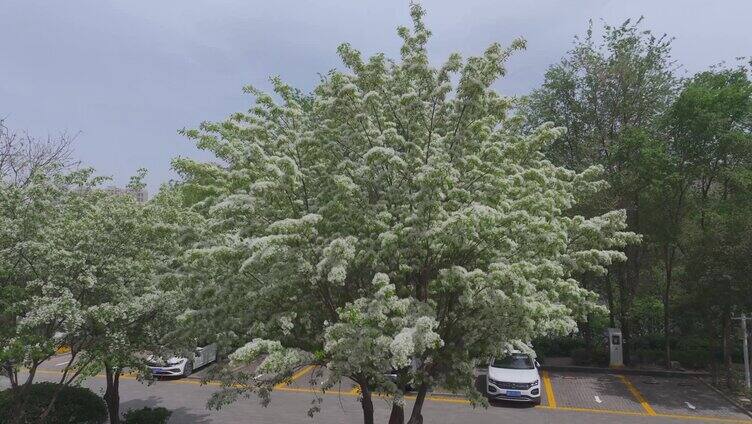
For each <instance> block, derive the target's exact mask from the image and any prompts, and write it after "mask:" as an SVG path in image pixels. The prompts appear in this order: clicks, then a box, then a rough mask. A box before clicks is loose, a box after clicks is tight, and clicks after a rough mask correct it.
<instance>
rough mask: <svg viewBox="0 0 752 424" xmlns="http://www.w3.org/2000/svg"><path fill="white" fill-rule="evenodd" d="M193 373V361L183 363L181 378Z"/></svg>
mask: <svg viewBox="0 0 752 424" xmlns="http://www.w3.org/2000/svg"><path fill="white" fill-rule="evenodd" d="M191 373H193V361H190V360H189V361H187V362H186V363H185V368H183V377H188V376H189V375H191Z"/></svg>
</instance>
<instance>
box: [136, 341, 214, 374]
mask: <svg viewBox="0 0 752 424" xmlns="http://www.w3.org/2000/svg"><path fill="white" fill-rule="evenodd" d="M191 356H192V358H186V357H181V356H173V357H172V358H169V359H167V360H162V359H160V358H157V357H155V356H150V357H149V358H148V360H147V366H148V367H149V370H150V371H151V373H152V374H153V375H154V376H158V377H188V376H189V375H191V373H192V372H193V370H194V369H197V368H201V367H203V366H204V365H206V364H209V363H211V362H214V361H216V360H217V344H216V343H212V344H209V345H206V346H203V347H197V348H196V349H195V350H194V351H193V355H191Z"/></svg>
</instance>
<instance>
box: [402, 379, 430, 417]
mask: <svg viewBox="0 0 752 424" xmlns="http://www.w3.org/2000/svg"><path fill="white" fill-rule="evenodd" d="M427 393H428V384H426V383H423V384H421V385H420V387H419V388H418V396H417V397H416V398H415V404H414V405H413V411H412V413H411V414H410V420H409V421H408V422H407V424H423V403H424V402H425V401H426V394H427Z"/></svg>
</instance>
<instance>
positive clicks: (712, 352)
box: [708, 324, 718, 386]
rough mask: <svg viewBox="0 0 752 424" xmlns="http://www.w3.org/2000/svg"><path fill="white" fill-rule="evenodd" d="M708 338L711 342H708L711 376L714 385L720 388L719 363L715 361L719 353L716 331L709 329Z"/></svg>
mask: <svg viewBox="0 0 752 424" xmlns="http://www.w3.org/2000/svg"><path fill="white" fill-rule="evenodd" d="M711 326H712V324H710V325H709V327H711ZM708 336H709V337H708V338H709V340H708V350H709V351H710V375H711V379H712V381H713V385H714V386H718V362H717V361H716V360H715V358H716V353H717V350H718V349H717V347H716V343H717V342H718V341H717V340H716V338H717V337H716V334H715V331H713V330H711V329H709V334H708Z"/></svg>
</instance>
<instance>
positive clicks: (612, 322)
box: [606, 276, 616, 328]
mask: <svg viewBox="0 0 752 424" xmlns="http://www.w3.org/2000/svg"><path fill="white" fill-rule="evenodd" d="M606 300H607V301H608V326H609V327H611V328H614V327H616V319H615V312H614V286H613V284H612V282H611V277H610V276H606Z"/></svg>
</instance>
